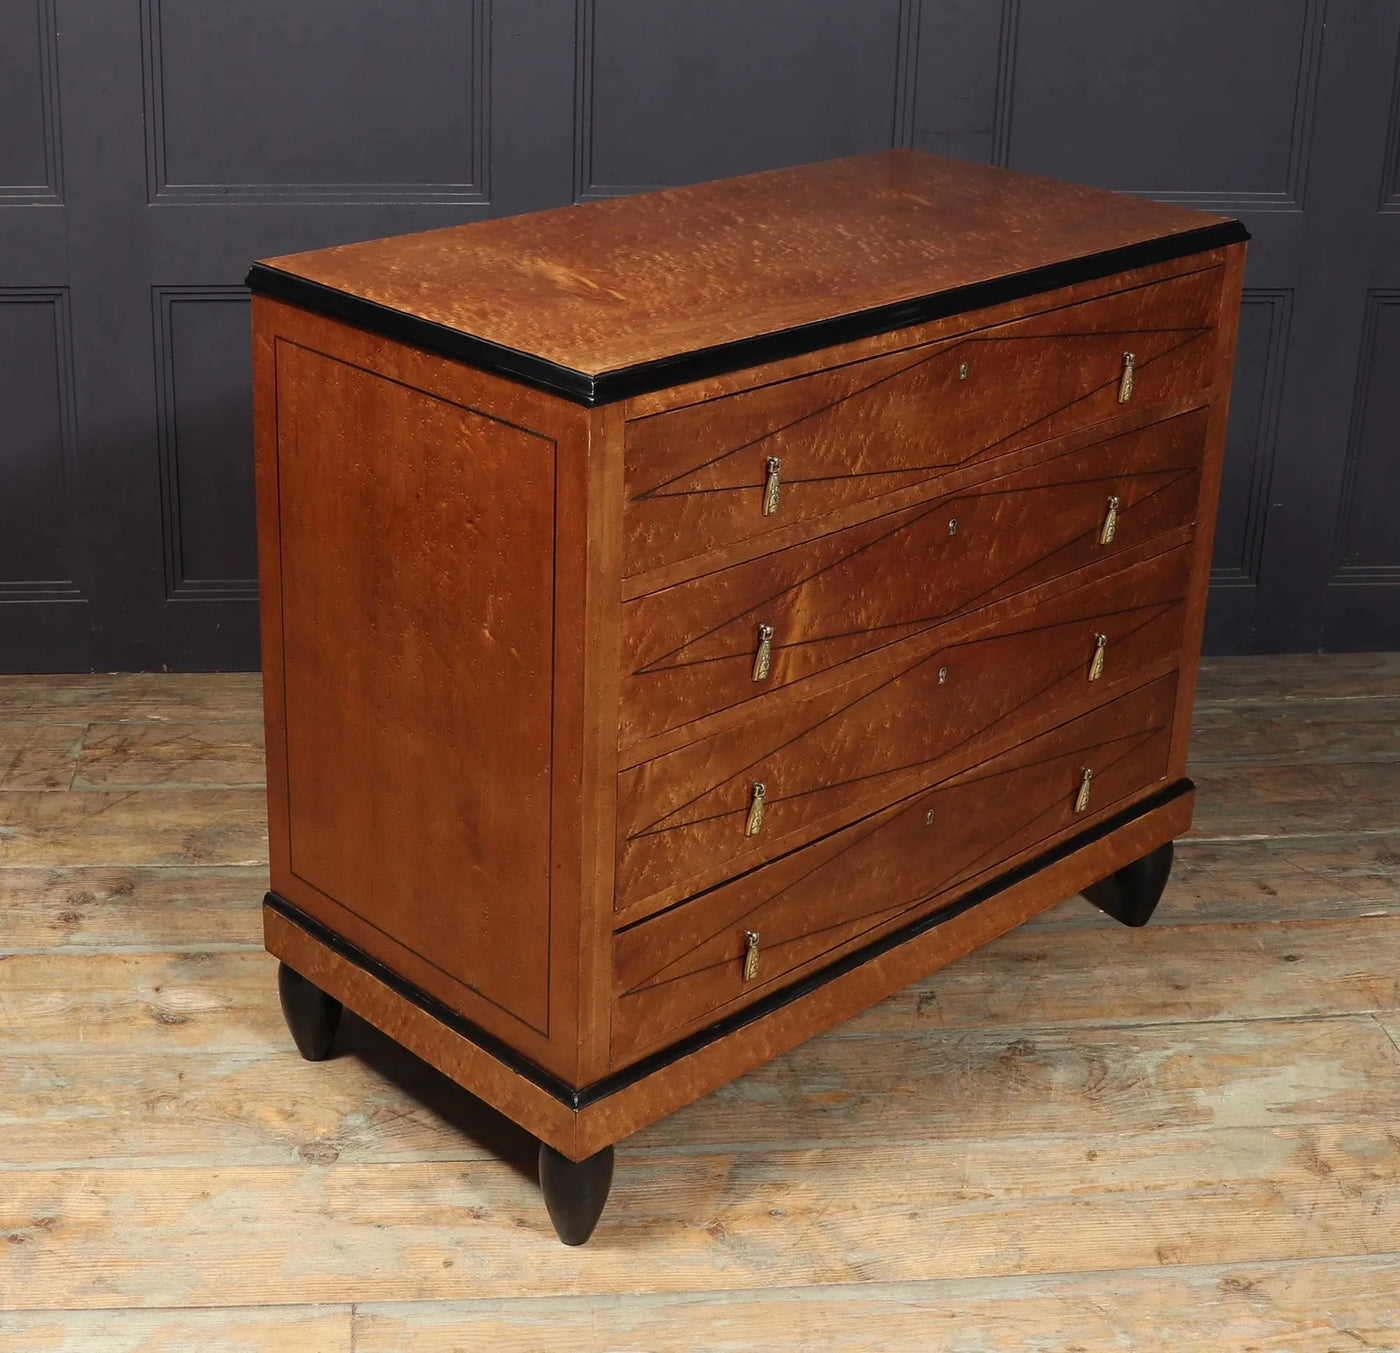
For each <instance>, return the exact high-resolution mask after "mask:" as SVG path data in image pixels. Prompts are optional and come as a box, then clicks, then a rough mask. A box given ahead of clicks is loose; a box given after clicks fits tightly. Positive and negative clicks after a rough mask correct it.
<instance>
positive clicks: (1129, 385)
mask: <svg viewBox="0 0 1400 1353" xmlns="http://www.w3.org/2000/svg"><path fill="white" fill-rule="evenodd" d="M1136 364H1137V358H1136V357H1134V356H1133V354H1132V353H1131V352H1125V353H1124V354H1123V375H1122V376H1121V377H1120V378H1119V381H1118V402H1119V403H1120V404H1126V403H1127V402H1128V401H1129V400H1130V399H1131V398H1132V397H1133V367H1134V366H1135V365H1136Z"/></svg>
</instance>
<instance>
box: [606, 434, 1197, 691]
mask: <svg viewBox="0 0 1400 1353" xmlns="http://www.w3.org/2000/svg"><path fill="white" fill-rule="evenodd" d="M1181 416H1185V415H1181ZM1198 469H1199V467H1198V466H1196V465H1184V466H1181V465H1175V466H1164V467H1163V468H1162V469H1160V470H1151V471H1146V472H1144V473H1143V474H1141V475H1135V476H1131V478H1148V477H1154V476H1162V475H1171V476H1173V478H1171V479H1170V480H1168V481H1167V482H1166V483H1164V484H1160V485H1158V486H1157V487H1156V488H1155V489H1152V490H1151V491H1150V492H1148V493H1146V494H1144V495H1143V496H1142V497H1141V498H1139V499H1138V500H1136V502H1134V503H1133V504H1132V507H1131V508H1129V509H1126V511H1131V510H1132V509H1134V508H1137V507H1139V506H1141V505H1142V504H1144V503H1148V502H1151V501H1152V499H1153V498H1155V497H1156V496H1157V495H1159V494H1160V493H1162V492H1164V491H1165V490H1167V489H1169V488H1173V487H1175V485H1177V484H1179V483H1180V482H1181V481H1182V480H1183V479H1185V478H1188V477H1189V476H1190V475H1193V474H1196V473H1197V472H1198ZM1122 477H1123V476H1121V475H1114V474H1105V475H1091V476H1089V477H1087V478H1084V479H1068V480H1063V481H1058V482H1057V483H1055V484H1053V485H1043V484H1042V485H1027V486H1025V487H1016V488H1002V489H991V488H990V486H987V488H986V489H985V490H984V491H979V492H976V493H967V494H963V495H960V496H957V497H949V498H939V499H934V500H933V501H932V502H930V503H927V504H924V505H922V506H921V507H919V508H904V509H901V512H910V513H914V514H915V515H913V516H910V517H908V518H907V519H906V520H904V521H901V522H899V523H898V524H897V525H894V526H891V527H890V528H888V529H887V530H886V531H884V532H882V533H881V534H880V535H878V536H875V537H874V538H872V539H870V540H868V541H866V542H864V543H863V544H861V545H859V546H856V547H855V548H853V549H851V550H849V551H847V552H846V553H844V554H842V555H840V556H838V557H836V558H833V559H831V560H829V561H828V562H827V563H825V564H823V565H822V566H821V567H820V568H817V569H814V570H813V571H812V572H810V573H806V574H804V575H803V576H802V577H800V578H798V579H796V580H795V581H793V582H791V583H789V584H787V585H786V586H784V587H781V588H779V589H778V590H777V591H776V592H772V593H769V594H768V595H767V596H764V597H761V598H760V599H759V600H757V601H755V602H753V603H752V604H751V605H749V606H746V607H745V608H744V609H743V610H742V611H737V612H734V613H733V614H731V615H729V616H727V617H726V618H725V619H723V620H721V621H719V622H718V623H717V624H714V625H711V626H710V627H709V628H708V629H706V630H703V631H701V632H700V633H698V634H694V635H691V636H690V637H688V638H687V639H685V640H684V641H683V642H682V643H680V644H678V645H676V647H674V648H672V649H671V650H669V651H668V652H666V653H663V654H661V655H660V656H659V657H657V658H654V659H653V660H652V661H650V662H648V663H647V664H645V665H644V666H642V667H639V668H635V669H634V670H633V671H632V673H631V675H632V676H633V677H640V676H651V675H653V674H655V673H657V672H661V671H667V670H679V669H683V668H686V667H693V666H699V665H703V664H705V663H710V662H727V661H731V660H733V659H734V658H736V657H739V656H740V655H741V654H743V653H746V652H747V650H744V649H736V650H734V651H732V652H729V653H721V654H717V655H715V656H714V657H709V658H693V659H687V660H685V661H682V662H670V661H668V659H672V658H675V657H676V656H677V655H678V654H681V653H684V652H685V650H686V649H687V648H690V647H692V646H693V645H695V644H698V643H700V642H701V641H702V640H704V639H708V638H710V637H711V636H712V635H715V634H718V633H720V632H721V631H723V630H725V629H727V628H728V627H729V626H731V625H734V624H735V623H737V622H738V621H740V620H742V619H743V618H744V617H745V616H747V615H752V614H753V613H754V612H755V611H758V610H760V609H762V608H763V607H766V606H770V605H771V604H772V603H773V602H775V601H777V600H778V599H779V598H780V597H784V596H787V595H788V594H789V593H792V592H796V591H798V590H799V589H801V588H803V587H807V586H809V585H810V584H811V583H813V582H814V581H815V580H816V579H818V578H821V577H823V576H824V575H825V574H827V573H830V572H831V571H832V570H833V569H838V568H841V567H843V566H845V565H846V564H849V563H850V562H851V561H852V560H854V559H858V558H859V557H860V556H861V555H863V554H865V553H867V552H868V551H870V550H873V549H875V548H876V547H878V546H881V545H885V544H887V543H888V542H889V541H891V540H893V539H894V538H895V537H896V536H898V535H899V534H900V533H901V532H903V531H906V530H908V529H909V528H910V527H913V526H916V525H917V524H918V523H920V522H922V521H924V520H925V519H926V518H927V517H929V516H930V515H932V514H933V513H934V512H935V511H938V510H940V509H941V511H946V510H947V509H948V507H949V506H950V505H953V504H957V503H961V502H966V501H970V500H972V499H986V498H1010V497H1012V496H1014V495H1016V494H1021V493H1038V492H1041V491H1043V490H1044V489H1046V488H1057V489H1059V488H1072V487H1080V486H1083V485H1086V484H1112V483H1117V482H1119V480H1121V479H1122ZM876 520H879V519H878V518H877V519H876ZM863 524H864V523H863ZM1097 529H1098V528H1097V527H1091V528H1089V529H1088V530H1085V531H1081V532H1080V533H1079V534H1078V535H1075V536H1071V537H1070V538H1069V539H1068V540H1065V541H1062V542H1060V543H1059V544H1058V545H1056V546H1055V548H1053V549H1051V550H1050V551H1048V552H1047V553H1045V554H1041V555H1037V556H1036V557H1035V558H1033V559H1031V560H1029V561H1028V562H1027V563H1025V564H1023V565H1022V566H1021V567H1020V568H1018V569H1016V570H1015V571H1014V572H1012V573H1007V574H1003V575H1002V576H1001V577H998V578H995V579H993V580H992V581H991V582H990V583H989V585H988V586H987V587H986V588H984V589H983V590H982V591H981V592H978V593H975V594H973V595H972V596H970V597H968V598H966V599H965V600H964V601H963V602H962V603H961V604H959V605H957V606H955V607H954V608H952V609H951V610H948V611H943V612H936V613H934V614H932V615H917V616H912V617H909V618H908V619H904V620H898V621H891V622H889V623H888V624H884V625H867V626H863V627H862V628H860V629H854V630H842V631H838V632H837V633H835V634H823V635H818V636H814V637H813V638H811V639H804V640H799V641H798V642H797V643H793V644H782V645H779V646H778V647H779V649H781V648H798V647H801V646H803V645H805V644H812V643H830V642H833V641H835V640H838V639H849V638H857V637H859V636H861V635H866V634H879V633H880V632H881V631H883V630H890V629H903V628H905V627H907V626H909V625H931V624H936V623H938V622H940V621H943V620H947V619H949V618H950V617H952V616H955V615H959V614H961V613H963V612H964V611H967V610H969V609H976V603H978V602H980V601H982V600H983V598H985V597H988V596H989V595H990V594H992V593H994V592H996V591H997V590H998V589H999V588H1004V587H1006V586H1007V585H1008V584H1011V583H1014V582H1015V580H1016V579H1017V578H1019V577H1021V576H1022V575H1024V574H1026V573H1028V572H1030V571H1031V570H1032V569H1036V568H1039V567H1041V566H1042V565H1043V564H1045V563H1047V562H1049V561H1050V560H1052V559H1054V558H1055V556H1056V555H1058V554H1062V553H1064V552H1065V551H1066V550H1068V549H1070V548H1071V547H1072V546H1074V545H1076V544H1078V543H1079V542H1080V541H1082V540H1084V539H1085V538H1087V537H1088V536H1091V535H1093V534H1094V532H1095V531H1096V530H1097ZM791 548H794V549H795V548H800V547H799V546H793V547H791ZM741 567H742V566H741ZM906 637H907V636H906ZM881 647H883V645H881ZM867 651H874V650H867Z"/></svg>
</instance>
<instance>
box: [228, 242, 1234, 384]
mask: <svg viewBox="0 0 1400 1353" xmlns="http://www.w3.org/2000/svg"><path fill="white" fill-rule="evenodd" d="M1249 238H1250V235H1249V231H1248V230H1246V229H1245V228H1244V226H1243V224H1241V223H1240V222H1239V221H1220V222H1217V223H1215V224H1213V225H1208V226H1200V227H1198V228H1197V229H1195V230H1183V231H1180V232H1178V233H1176V234H1174V235H1163V236H1160V237H1159V238H1157V239H1152V240H1143V241H1141V242H1139V243H1137V244H1129V245H1124V246H1123V247H1121V248H1118V249H1107V250H1104V251H1103V252H1102V253H1097V254H1086V255H1084V256H1083V257H1082V258H1071V259H1066V260H1065V261H1063V262H1060V263H1051V264H1048V265H1046V266H1045V267H1042V268H1030V269H1028V270H1027V271H1025V272H1019V273H1011V274H1009V275H1007V276H1005V277H996V278H992V279H990V280H989V281H986V282H974V283H972V284H970V285H968V286H963V287H953V288H951V289H949V290H947V291H936V292H931V293H930V294H928V295H926V296H915V297H912V298H911V299H909V300H907V301H896V302H894V303H893V304H890V305H878V306H874V307H872V308H871V309H869V310H857V311H853V312H852V313H851V314H848V315H838V316H836V317H834V318H832V319H824V320H818V321H817V322H816V323H814V324H802V325H798V326H796V327H795V328H791V329H782V330H779V331H778V332H776V333H770V334H759V335H757V336H755V337H753V338H741V339H738V340H736V341H734V342H732V343H721V344H718V345H716V346H715V347H710V348H700V349H697V350H696V351H694V352H683V353H678V354H676V355H675V356H674V357H663V358H660V359H658V360H656V361H651V362H640V363H638V364H637V365H635V366H628V367H621V368H619V369H618V370H616V371H605V372H603V373H602V374H600V375H596V376H590V375H588V374H587V373H585V372H582V371H575V370H574V369H573V368H572V367H567V366H560V365H559V364H558V363H557V362H550V361H547V360H546V359H545V358H543V357H537V356H535V355H533V354H532V353H528V352H521V351H520V350H519V349H517V348H508V347H505V346H503V345H502V344H499V343H492V342H489V341H488V340H487V339H484V338H477V337H475V336H473V335H472V334H465V333H462V332H461V331H460V330H457V329H453V328H450V327H449V326H447V325H445V324H437V323H434V322H433V321H432V320H426V319H420V318H419V317H418V316H416V315H408V314H405V313H404V312H403V311H402V310H395V309H393V308H392V307H391V306H387V305H380V304H379V302H377V301H370V300H366V299H365V298H364V297H362V296H354V295H351V293H350V292H348V291H340V290H338V289H336V288H335V287H328V286H325V285H323V284H322V283H320V282H313V281H311V280H310V279H308V278H305V277H298V276H297V275H296V274H295V273H290V272H285V271H283V270H282V269H281V268H272V267H269V266H268V265H267V264H265V263H254V264H253V266H252V268H251V269H250V271H249V273H248V277H247V285H248V286H249V288H251V290H252V292H253V294H254V295H255V296H268V297H270V298H271V299H273V300H277V301H285V302H286V303H287V304H288V305H295V306H298V307H300V308H301V309H302V310H310V311H312V312H313V313H315V314H318V315H325V316H327V317H328V318H330V319H335V320H341V321H342V322H344V323H346V324H352V325H354V326H355V327H356V328H357V329H365V330H367V331H368V332H370V333H376V334H383V335H384V336H385V337H386V338H392V339H395V340H396V341H398V342H400V343H407V344H409V345H410V346H412V347H415V348H421V349H423V350H424V351H425V352H432V353H436V354H437V355H438V356H440V357H450V358H452V359H453V360H454V361H458V362H464V363H465V364H466V365H468V366H474V367H479V368H480V369H481V370H483V371H489V372H491V373H492V374H494V375H497V376H504V377H506V378H507V379H508V380H513V381H518V382H520V384H522V385H529V386H533V387H534V388H535V389H537V390H545V391H548V392H549V393H550V394H553V395H559V396H561V397H562V398H564V399H569V400H572V401H573V402H574V403H576V404H583V405H587V406H589V407H593V406H595V405H598V404H612V403H615V402H616V401H617V400H619V399H629V398H631V397H632V396H633V395H643V394H647V393H649V392H651V391H653V390H664V389H666V388H667V387H668V386H671V385H682V384H685V383H686V382H688V381H696V380H704V379H705V378H707V377H710V376H721V375H724V374H725V373H726V372H730V371H740V370H742V369H743V368H745V367H751V366H760V365H762V364H763V363H765V362H776V361H780V360H782V359H783V358H785V357H797V356H800V355H801V354H802V353H806V352H815V351H816V350H817V349H819V348H829V347H833V346H834V345H836V344H838V343H850V342H853V341H855V340H856V339H860V338H871V337H873V336H875V335H876V334H884V333H890V332H891V331H893V330H895V329H907V328H908V327H909V326H910V325H913V324H926V323H928V322H929V321H930V320H936V319H944V318H946V317H947V316H948V315H958V314H962V313H963V312H964V311H968V310H981V309H985V308H986V307H987V306H992V305H1002V304H1004V303H1005V302H1007V301H1016V300H1020V299H1021V298H1022V297H1025V296H1034V295H1036V294H1038V293H1040V292H1043V291H1056V290H1058V289H1059V288H1061V287H1068V286H1073V285H1074V284H1075V283H1077V282H1092V281H1095V280H1097V279H1098V278H1101V277H1111V276H1112V275H1113V274H1114V273H1120V272H1128V271H1131V270H1132V269H1134V268H1146V267H1150V266H1151V265H1152V264H1154V263H1165V262H1168V261H1169V260H1171V259H1175V258H1185V257H1187V256H1188V255H1190V254H1199V253H1205V252H1206V251H1207V250H1210V249H1220V248H1223V247H1224V246H1225V245H1228V244H1239V243H1242V242H1243V241H1245V240H1247V239H1249Z"/></svg>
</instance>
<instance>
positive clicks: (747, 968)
mask: <svg viewBox="0 0 1400 1353" xmlns="http://www.w3.org/2000/svg"><path fill="white" fill-rule="evenodd" d="M757 979H758V931H756V930H746V931H744V981H746V982H753V981H756V980H757Z"/></svg>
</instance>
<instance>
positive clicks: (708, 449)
mask: <svg viewBox="0 0 1400 1353" xmlns="http://www.w3.org/2000/svg"><path fill="white" fill-rule="evenodd" d="M1220 279H1221V270H1220V269H1219V268H1209V269H1205V270H1202V271H1197V272H1193V273H1189V274H1186V275H1184V276H1179V277H1174V278H1170V279H1168V280H1166V281H1161V282H1155V283H1152V284H1149V285H1144V286H1138V287H1135V288H1131V289H1128V290H1125V291H1119V292H1115V293H1114V294H1113V295H1110V296H1105V297H1101V298H1099V299H1097V300H1092V301H1084V302H1081V303H1079V304H1077V305H1066V306H1059V307H1056V308H1050V309H1047V310H1046V311H1045V312H1043V313H1041V314H1038V315H1034V316H1031V317H1030V318H1028V319H1024V320H1018V321H1016V322H1014V323H1011V324H1003V325H999V326H996V327H992V328H987V329H983V330H980V331H978V332H974V333H972V334H969V335H966V336H964V337H962V338H959V339H954V340H951V341H948V342H943V343H939V344H932V345H925V346H923V347H919V348H913V349H909V350H906V351H904V352H898V353H891V354H888V355H886V356H882V357H878V358H873V359H870V360H868V361H865V362H859V363H852V364H850V365H848V366H844V367H839V368H836V369H834V370H830V371H824V372H819V373H817V374H815V375H812V376H807V377H803V378H800V379H796V380H790V381H783V382H779V383H777V384H773V385H766V386H762V387H760V388H759V389H756V390H750V391H745V392H743V393H740V394H736V395H729V396H726V397H724V398H721V399H715V400H711V401H708V402H706V403H702V404H694V405H690V406H688V407H686V408H682V409H676V410H673V411H671V412H668V413H662V414H655V415H653V416H651V417H649V418H640V419H636V420H634V421H632V422H629V423H628V425H627V434H626V436H627V442H626V466H625V493H626V509H625V521H624V527H625V530H624V540H625V545H624V551H625V554H624V573H625V575H626V576H628V577H632V576H634V575H636V574H641V573H645V572H647V571H648V570H651V569H656V568H661V567H664V566H667V565H671V564H675V563H678V562H679V561H681V560H685V559H688V558H691V557H693V556H695V555H700V554H704V553H705V552H707V551H709V550H714V549H718V548H721V547H723V546H728V545H733V544H735V543H737V542H740V541H746V540H751V539H753V538H756V537H761V536H762V535H764V534H765V533H767V532H770V531H773V530H777V529H780V528H785V527H789V526H791V525H792V524H793V523H794V522H813V523H814V529H815V523H816V521H817V519H819V518H820V517H822V516H823V515H825V514H827V513H830V512H833V511H836V510H837V509H840V508H844V507H849V506H851V505H853V504H857V503H860V502H862V501H865V500H866V499H871V498H876V497H879V496H880V495H882V494H887V493H891V492H894V491H896V490H899V489H907V488H909V487H911V486H914V485H921V484H924V485H928V486H929V489H930V492H937V480H938V479H939V477H940V476H943V475H946V474H948V473H950V472H951V471H954V470H964V469H966V467H968V466H969V465H972V464H974V463H976V462H978V461H982V460H986V461H990V460H992V459H994V458H995V457H997V456H1001V455H1005V454H1007V453H1009V452H1012V451H1016V450H1018V449H1021V448H1024V447H1027V446H1031V445H1034V444H1037V443H1040V442H1043V441H1046V440H1048V439H1050V438H1052V437H1057V436H1060V435H1062V434H1065V433H1069V432H1073V431H1075V430H1076V429H1080V428H1085V427H1089V426H1091V425H1093V424H1095V423H1100V422H1103V421H1104V420H1106V419H1109V418H1114V417H1117V416H1119V415H1121V414H1123V413H1125V412H1128V411H1131V409H1132V408H1133V407H1135V406H1141V405H1143V404H1148V405H1150V404H1153V403H1157V402H1160V401H1162V400H1166V399H1171V398H1177V397H1181V396H1184V395H1189V394H1191V393H1192V392H1194V391H1198V390H1201V389H1204V388H1205V387H1206V386H1208V385H1209V384H1210V381H1211V377H1212V358H1213V355H1214V341H1215V336H1214V331H1213V328H1212V326H1213V325H1214V324H1215V320H1216V311H1217V308H1218V302H1219V289H1220ZM1125 352H1131V353H1132V354H1133V357H1134V363H1135V365H1134V368H1133V381H1132V390H1131V394H1130V396H1129V398H1128V400H1127V401H1126V402H1123V401H1120V394H1123V393H1125V392H1124V390H1123V388H1122V375H1123V366H1124V353H1125ZM770 457H776V458H777V460H778V462H779V470H778V475H779V481H780V486H781V487H780V490H779V494H778V500H777V508H776V511H774V512H773V513H771V515H765V513H764V507H765V496H766V495H765V488H766V485H767V473H766V470H767V465H768V460H769V458H770Z"/></svg>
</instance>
